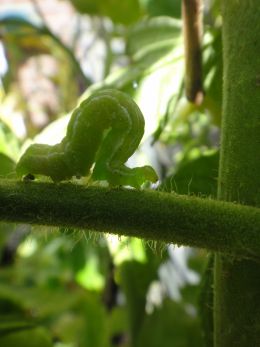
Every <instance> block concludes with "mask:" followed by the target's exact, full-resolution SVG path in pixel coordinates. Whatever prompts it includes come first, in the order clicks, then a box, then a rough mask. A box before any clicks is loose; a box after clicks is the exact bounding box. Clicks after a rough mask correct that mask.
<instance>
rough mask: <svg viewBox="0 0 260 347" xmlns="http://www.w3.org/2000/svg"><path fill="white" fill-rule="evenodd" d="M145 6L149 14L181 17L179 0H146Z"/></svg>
mask: <svg viewBox="0 0 260 347" xmlns="http://www.w3.org/2000/svg"><path fill="white" fill-rule="evenodd" d="M146 8H147V11H148V13H149V14H150V15H151V16H165V15H167V16H171V17H175V18H180V17H181V0H148V1H147V5H146Z"/></svg>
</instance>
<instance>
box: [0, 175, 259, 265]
mask: <svg viewBox="0 0 260 347" xmlns="http://www.w3.org/2000/svg"><path fill="white" fill-rule="evenodd" d="M0 202H1V203H0V220H3V221H9V222H18V223H19V222H20V223H30V224H40V225H52V226H55V225H56V226H64V227H74V228H81V229H82V228H83V229H84V228H85V229H91V230H96V231H103V232H111V233H117V234H119V235H129V236H137V237H141V238H144V239H150V240H162V241H165V242H172V243H175V244H179V245H188V246H194V247H201V248H207V249H209V250H214V251H221V252H225V253H229V254H233V255H237V256H240V257H250V258H251V257H253V258H255V257H256V256H257V257H258V256H259V253H260V210H259V209H257V208H253V207H247V206H241V205H236V204H232V203H226V202H222V201H216V200H210V199H199V198H196V197H191V196H178V195H176V194H169V193H162V192H156V191H139V190H133V189H111V188H101V187H93V186H92V187H87V188H86V187H84V186H80V185H76V184H71V183H64V184H54V183H39V182H38V183H37V182H17V181H10V180H0Z"/></svg>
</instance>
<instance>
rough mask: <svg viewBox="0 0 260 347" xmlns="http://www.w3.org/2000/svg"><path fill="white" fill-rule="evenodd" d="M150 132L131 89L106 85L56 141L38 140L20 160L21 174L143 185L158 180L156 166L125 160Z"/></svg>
mask: <svg viewBox="0 0 260 347" xmlns="http://www.w3.org/2000/svg"><path fill="white" fill-rule="evenodd" d="M143 133H144V118H143V115H142V113H141V111H140V109H139V107H138V106H137V105H136V103H135V102H134V101H133V100H132V99H131V98H130V97H129V96H128V95H127V94H125V93H123V92H120V91H117V90H114V89H106V90H103V91H98V92H95V93H94V94H92V95H91V96H90V97H89V98H88V99H86V100H84V101H83V102H82V103H81V104H80V106H79V107H78V108H76V109H75V110H74V112H73V113H72V116H71V119H70V121H69V124H68V127H67V133H66V136H65V137H64V138H63V140H62V141H61V142H60V143H58V144H56V145H54V146H49V145H44V144H33V145H31V146H30V147H29V148H28V149H27V151H26V152H25V153H24V154H23V156H22V157H21V159H20V160H19V162H18V164H17V166H16V172H17V174H18V176H23V175H28V174H39V175H45V176H49V177H51V179H52V180H53V181H54V182H60V181H62V180H67V179H70V178H72V176H77V177H79V176H87V175H88V174H89V172H90V169H91V167H92V165H93V164H94V163H95V166H94V169H93V173H92V179H93V180H106V181H108V182H109V184H111V185H114V186H115V185H129V186H132V187H136V188H138V187H140V186H141V185H142V184H143V183H144V182H145V181H150V182H156V181H157V179H158V178H157V175H156V173H155V171H154V170H153V168H152V167H150V166H143V167H135V168H129V167H127V166H125V165H124V163H125V162H126V161H127V159H128V158H129V157H130V156H131V155H132V154H133V153H134V152H135V150H136V149H137V147H138V145H139V143H140V141H141V139H142V137H143Z"/></svg>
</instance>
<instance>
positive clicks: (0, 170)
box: [0, 153, 16, 178]
mask: <svg viewBox="0 0 260 347" xmlns="http://www.w3.org/2000/svg"><path fill="white" fill-rule="evenodd" d="M0 177H8V178H12V177H16V174H15V162H14V161H13V160H12V159H10V158H9V157H7V156H6V155H5V154H3V153H0Z"/></svg>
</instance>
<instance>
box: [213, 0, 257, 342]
mask: <svg viewBox="0 0 260 347" xmlns="http://www.w3.org/2000/svg"><path fill="white" fill-rule="evenodd" d="M222 14H223V51H224V57H223V61H224V85H223V95H224V101H223V125H222V143H221V159H220V172H219V191H218V196H219V199H222V200H227V201H239V202H240V203H243V204H247V205H253V206H260V83H259V80H260V78H259V76H260V20H259V18H260V3H259V0H250V1H241V0H229V1H223V2H222ZM214 289H215V307H214V320H215V323H214V324H215V337H214V342H215V347H230V346H236V347H249V346H252V347H253V346H259V343H260V342H259V341H260V264H259V263H255V262H253V261H249V260H248V261H245V260H239V259H238V258H232V257H227V256H221V255H217V256H216V259H215V285H214Z"/></svg>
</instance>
